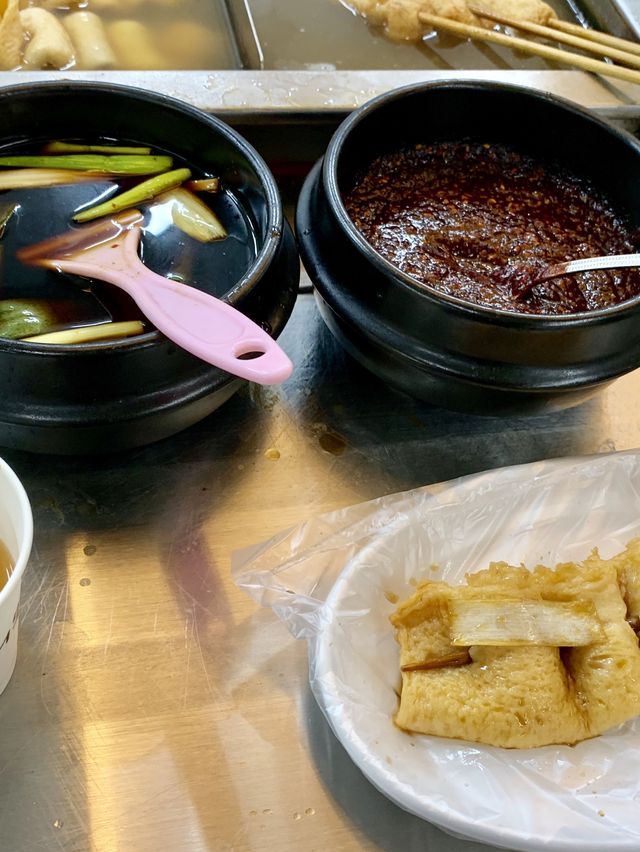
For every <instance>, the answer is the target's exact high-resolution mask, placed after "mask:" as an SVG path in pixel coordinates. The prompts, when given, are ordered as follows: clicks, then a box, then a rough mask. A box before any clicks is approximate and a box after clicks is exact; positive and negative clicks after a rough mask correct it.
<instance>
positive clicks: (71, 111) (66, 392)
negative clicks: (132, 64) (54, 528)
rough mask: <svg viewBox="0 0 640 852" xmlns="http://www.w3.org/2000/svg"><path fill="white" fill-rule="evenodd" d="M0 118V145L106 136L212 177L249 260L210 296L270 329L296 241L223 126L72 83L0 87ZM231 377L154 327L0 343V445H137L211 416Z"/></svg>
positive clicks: (254, 158) (250, 156) (243, 150)
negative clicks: (231, 203) (248, 229)
mask: <svg viewBox="0 0 640 852" xmlns="http://www.w3.org/2000/svg"><path fill="white" fill-rule="evenodd" d="M0 116H1V117H2V121H1V124H0V147H5V146H11V145H15V144H17V143H21V142H24V141H25V140H30V141H31V142H37V141H38V140H42V141H45V140H49V139H58V138H62V139H64V138H86V139H92V138H100V137H110V138H115V139H126V140H128V141H129V142H133V143H135V142H138V143H141V144H145V145H150V146H152V147H154V148H159V149H163V150H167V151H169V152H171V153H173V154H174V155H176V156H178V157H180V158H181V159H183V160H185V161H187V162H188V163H190V164H191V165H192V166H194V167H195V168H196V169H199V170H202V171H203V172H213V173H215V174H220V177H221V179H222V181H223V183H224V185H225V186H226V187H228V188H229V189H230V190H231V191H232V192H233V193H234V195H235V197H236V198H237V199H239V200H240V201H241V203H242V204H243V205H244V208H245V212H246V213H247V215H248V216H249V218H250V219H251V221H252V223H253V226H254V230H255V234H256V239H257V243H258V245H257V255H256V258H255V261H254V262H253V263H252V264H251V266H250V268H247V269H244V268H243V269H239V270H238V274H237V277H235V278H234V280H229V281H226V282H224V286H222V288H220V287H219V288H218V291H217V293H216V295H218V296H219V297H220V298H223V299H225V300H226V301H227V302H229V303H230V304H232V305H233V306H234V307H236V308H238V309H239V310H241V311H242V312H243V313H245V314H247V315H248V316H250V317H251V319H253V320H254V321H255V322H258V323H260V324H262V325H263V327H265V328H266V329H267V330H268V331H269V332H270V333H271V334H272V335H273V336H274V337H277V336H278V335H279V333H280V332H281V331H282V329H283V327H284V325H285V323H286V321H287V319H288V318H289V315H290V313H291V311H292V309H293V305H294V302H295V298H296V294H297V286H298V279H299V261H298V257H297V252H296V247H295V242H294V240H293V236H292V234H291V231H290V229H289V228H288V226H287V224H286V222H285V220H284V217H283V212H282V205H281V202H280V198H279V195H278V190H277V188H276V185H275V182H274V180H273V177H272V176H271V174H270V172H269V170H268V168H267V166H266V164H265V163H264V161H263V160H262V159H261V157H260V156H259V155H258V154H257V153H256V151H255V150H254V149H253V148H252V147H251V146H250V145H249V144H248V143H247V142H246V141H245V140H244V139H243V138H242V137H241V136H239V135H238V134H237V133H236V132H235V131H234V130H232V129H231V128H229V127H228V126H227V125H226V124H224V123H223V122H221V121H219V120H218V119H216V118H213V117H211V116H208V115H205V114H204V113H201V112H199V111H198V110H196V109H193V108H192V107H190V106H188V105H186V104H184V103H181V102H180V101H176V100H173V99H171V98H167V97H163V96H160V95H156V94H151V93H149V92H146V91H143V90H139V89H134V88H129V87H123V86H114V85H102V84H97V83H82V82H60V83H58V82H53V83H41V84H28V85H21V86H15V87H10V88H7V89H3V90H0ZM212 274H215V272H213V273H212ZM240 385H241V382H240V381H239V380H237V379H234V378H233V377H232V376H230V375H229V374H228V373H225V372H223V371H221V370H219V369H217V368H215V367H211V366H209V365H208V364H205V363H203V362H202V361H199V360H198V359H196V358H195V357H193V356H191V355H189V354H187V353H186V352H184V351H183V350H181V349H179V348H177V347H176V346H175V345H174V344H172V343H171V342H170V341H168V340H167V339H166V338H165V337H163V336H162V335H161V334H159V333H158V332H155V331H154V332H151V333H148V334H144V335H141V336H139V337H136V338H129V339H126V340H121V341H111V342H103V343H93V344H82V345H75V346H60V345H56V346H51V345H47V346H45V345H43V344H35V343H25V342H21V341H9V340H0V400H1V404H0V445H2V446H6V447H12V448H17V449H24V450H32V451H37V452H53V453H86V452H98V451H109V450H115V449H123V448H127V447H134V446H140V445H143V444H147V443H151V442H152V441H156V440H158V439H160V438H164V437H166V436H168V435H171V434H173V433H175V432H177V431H179V430H181V429H184V428H185V427H187V426H190V425H191V424H192V423H195V422H196V421H198V420H200V419H201V418H203V417H205V416H206V415H208V414H210V413H211V412H213V411H214V410H215V409H216V408H218V406H220V405H221V404H222V403H223V402H225V401H226V400H227V399H229V397H230V396H232V394H233V393H234V392H235V391H236V390H237V389H238V387H240Z"/></svg>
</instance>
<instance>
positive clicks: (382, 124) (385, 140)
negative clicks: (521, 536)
mask: <svg viewBox="0 0 640 852" xmlns="http://www.w3.org/2000/svg"><path fill="white" fill-rule="evenodd" d="M463 138H469V139H475V140H481V141H483V142H496V143H507V144H510V145H512V146H515V147H516V148H517V149H519V150H520V151H522V152H524V153H529V154H531V155H533V156H535V157H536V158H538V159H541V160H543V161H549V162H551V161H552V162H554V163H560V164H561V165H564V166H566V167H567V168H568V169H570V170H571V171H572V172H573V173H574V174H576V175H582V176H585V177H587V178H589V179H590V180H591V181H592V182H593V183H594V184H595V185H596V186H598V187H600V188H601V189H603V190H604V191H605V192H606V194H607V195H608V196H609V198H610V199H611V201H612V202H613V204H614V206H615V207H616V208H617V209H618V210H619V211H620V213H622V214H624V215H626V216H628V218H629V220H630V222H631V223H632V224H633V226H635V227H640V143H638V141H637V140H636V139H634V138H633V137H632V136H630V135H629V134H627V133H624V132H622V131H619V130H617V129H616V128H614V127H613V126H611V125H609V124H608V123H606V122H605V121H602V120H601V119H599V118H597V117H596V116H594V115H593V114H591V113H590V112H588V111H587V110H585V109H582V108H580V107H577V106H575V105H573V104H571V103H569V102H567V101H564V100H560V99H558V98H555V97H552V96H550V95H546V94H543V93H537V92H534V91H531V90H528V89H523V88H519V87H515V86H508V85H501V84H497V83H491V82H465V81H460V82H435V83H424V84H421V85H418V86H412V87H409V88H404V89H400V90H396V91H392V92H390V93H387V94H384V95H382V96H380V97H378V98H375V99H374V100H372V101H370V102H368V103H367V104H365V105H364V106H363V107H361V108H360V109H358V110H356V111H355V112H354V113H352V114H351V115H350V116H349V117H348V118H347V119H346V120H345V121H344V122H343V123H342V124H341V125H340V127H339V128H338V130H337V131H336V133H335V135H334V136H333V138H332V140H331V142H330V144H329V147H328V149H327V152H326V155H325V157H324V159H323V161H322V162H320V163H318V164H317V165H316V166H315V168H314V169H313V171H312V172H311V173H310V175H309V177H308V179H307V181H306V183H305V185H304V187H303V191H302V193H301V195H300V199H299V204H298V210H297V221H296V224H297V235H298V243H299V247H300V252H301V255H302V259H303V262H304V264H305V267H306V269H307V271H308V273H309V275H310V277H311V279H312V281H313V282H314V284H315V287H316V295H317V298H318V303H319V306H320V310H321V312H322V315H323V317H324V319H325V321H326V323H327V325H328V326H329V328H330V329H331V331H332V332H333V333H334V334H335V336H336V337H337V338H338V340H340V341H341V342H342V344H343V345H344V347H345V348H346V349H347V350H348V351H349V352H350V353H351V354H352V355H354V356H355V358H357V359H358V360H359V361H360V362H361V363H362V364H364V365H365V366H366V367H368V368H369V369H370V370H371V371H372V372H374V373H376V374H377V375H379V376H380V377H381V378H382V379H384V380H385V381H386V382H388V383H389V384H390V385H393V386H394V387H396V388H398V389H400V390H402V391H405V392H406V393H408V394H411V395H412V396H415V397H417V398H420V399H424V400H426V401H429V402H433V403H435V404H437V405H440V406H443V407H446V408H451V409H454V410H465V411H471V412H476V413H480V414H496V415H497V414H505V413H518V412H523V413H526V412H533V411H538V410H546V409H548V408H551V407H565V406H569V405H573V404H576V403H578V402H581V401H582V400H583V399H585V398H587V397H588V396H590V395H591V394H592V393H594V391H595V390H596V389H598V388H600V387H603V386H604V385H606V383H607V382H610V381H611V380H613V379H614V378H616V377H617V376H620V375H622V374H623V373H626V372H629V371H630V370H633V369H634V368H636V367H637V366H639V365H640V298H634V299H632V300H630V301H628V302H625V303H623V304H620V305H617V306H615V307H611V308H606V309H602V310H597V311H592V312H589V313H583V314H573V315H565V316H540V315H530V314H517V313H512V312H507V311H496V310H494V309H491V308H486V307H482V306H478V305H473V304H470V303H468V302H465V301H462V300H460V299H457V298H454V297H450V296H446V295H443V294H442V293H439V292H438V291H436V290H434V289H433V288H430V287H428V286H424V285H423V284H420V283H418V282H417V281H415V280H414V279H412V278H411V277H410V276H408V275H406V274H404V273H402V272H400V271H399V270H398V269H397V268H396V267H394V266H393V265H392V264H391V263H389V262H388V261H387V260H385V259H384V258H383V257H382V256H381V255H379V254H378V253H377V252H376V251H375V250H374V249H373V248H372V247H371V246H370V245H369V244H368V243H367V241H366V240H365V239H364V237H363V236H362V235H361V234H360V232H359V231H358V230H357V229H356V228H355V226H354V225H353V223H352V221H351V220H350V218H349V216H348V214H347V212H346V210H345V207H344V204H343V201H342V195H343V192H344V191H346V190H348V189H349V188H350V187H351V185H352V182H353V179H354V175H355V173H356V172H357V171H358V170H360V169H362V167H363V166H364V165H366V163H367V162H368V161H370V160H371V159H373V158H374V157H375V156H376V155H378V154H380V153H382V152H384V151H385V150H395V149H397V148H399V147H400V146H402V145H404V144H411V143H415V142H423V143H426V144H428V143H429V142H432V141H440V140H460V139H463Z"/></svg>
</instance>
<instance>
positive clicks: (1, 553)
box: [0, 540, 13, 589]
mask: <svg viewBox="0 0 640 852" xmlns="http://www.w3.org/2000/svg"><path fill="white" fill-rule="evenodd" d="M12 570H13V562H12V560H11V556H10V555H9V551H8V550H7V546H6V545H5V543H4V542H3V541H2V540H0V589H2V588H3V587H4V586H5V585H6V582H7V580H8V579H9V577H10V576H11V571H12Z"/></svg>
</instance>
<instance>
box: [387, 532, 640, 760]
mask: <svg viewBox="0 0 640 852" xmlns="http://www.w3.org/2000/svg"><path fill="white" fill-rule="evenodd" d="M466 580H467V582H466V584H465V585H461V586H455V587H452V586H449V585H448V584H446V583H442V582H429V581H427V582H425V583H423V584H421V585H420V586H419V587H418V589H417V591H416V593H415V595H413V596H412V597H411V598H410V599H409V600H407V601H405V602H403V603H401V604H400V605H399V606H398V608H397V609H396V611H395V613H394V614H393V615H392V617H391V621H392V623H393V625H394V627H395V628H396V638H397V641H398V643H399V645H400V667H401V670H402V693H401V699H400V706H399V709H398V712H397V715H396V718H395V721H396V724H397V725H398V726H399V727H400V728H403V729H405V730H408V731H414V732H418V733H424V734H433V735H437V736H446V737H454V738H458V739H463V740H469V741H471V742H479V743H486V744H488V745H494V746H502V747H504V748H532V747H535V746H542V745H549V744H571V743H576V742H579V741H580V740H583V739H586V738H588V737H593V736H596V735H598V734H601V733H603V732H604V731H606V730H608V729H609V728H612V727H614V726H615V725H618V724H620V723H622V722H625V721H627V720H628V719H631V718H633V717H634V716H636V715H638V714H639V713H640V649H639V647H638V638H637V636H636V633H635V632H634V630H633V629H632V627H631V626H630V625H629V623H628V621H627V619H630V620H631V621H633V620H634V619H636V620H638V621H640V618H638V616H639V615H640V613H639V612H638V606H639V605H640V540H635V541H633V542H631V543H630V544H629V545H628V547H627V549H626V550H625V552H624V553H622V554H619V555H618V556H616V557H614V558H613V559H610V560H602V559H601V558H600V556H599V555H598V553H597V551H594V553H593V554H591V556H589V557H588V558H587V559H586V560H585V561H584V562H583V563H581V564H574V563H564V564H561V565H558V566H557V567H556V568H555V569H553V570H552V569H549V568H546V567H544V566H538V567H536V568H535V569H534V570H533V571H528V570H527V569H526V568H524V567H522V566H520V567H516V566H510V565H507V564H506V563H494V564H492V565H491V566H490V567H489V568H488V569H486V570H485V571H480V572H478V573H475V574H470V575H467V578H466ZM469 602H486V603H487V605H489V606H490V605H492V604H493V605H494V606H495V608H496V611H500V612H503V611H505V607H506V611H508V610H509V607H510V606H511V607H514V610H513V611H514V612H519V611H520V610H522V609H525V610H526V614H527V615H528V616H530V615H531V613H533V614H534V615H535V612H536V609H538V610H539V611H540V612H542V613H543V614H544V615H545V617H546V615H548V613H547V612H546V610H547V609H551V610H553V607H554V605H557V608H558V610H559V612H560V613H562V612H564V611H565V609H566V607H567V605H569V606H571V605H572V604H573V602H575V604H576V607H575V608H576V611H577V612H578V613H580V612H583V611H584V612H585V613H588V612H591V613H592V615H591V616H587V617H590V618H591V622H592V626H593V623H594V622H595V625H596V627H597V629H596V630H594V631H592V632H591V633H590V636H591V639H593V641H591V639H590V640H585V639H584V638H581V639H579V640H576V641H579V642H583V643H584V642H587V641H588V644H582V645H579V646H577V647H572V646H571V640H570V638H568V639H565V638H563V639H562V640H561V641H562V642H567V644H566V645H559V644H558V645H549V644H540V643H539V641H537V640H536V637H535V633H536V627H535V619H534V621H533V628H532V629H533V633H532V634H531V636H529V637H528V638H524V639H523V638H521V637H518V638H516V635H517V630H516V631H515V632H514V631H513V630H512V629H511V628H512V627H513V625H511V626H510V625H508V624H506V625H504V626H503V627H501V626H500V625H497V630H498V633H500V632H501V630H502V633H503V637H504V636H506V637H510V638H508V639H507V640H505V639H504V638H502V639H500V641H499V642H498V641H496V644H489V642H490V641H493V640H486V639H483V640H482V641H483V644H482V645H470V646H466V647H462V646H460V645H459V644H456V643H455V642H454V638H453V637H454V634H455V630H454V629H453V627H454V623H453V620H454V615H452V613H455V612H456V611H458V610H460V609H464V608H465V605H466V606H467V608H468V604H469ZM523 602H526V606H524V607H523ZM549 603H550V604H551V607H549V606H548V604H549ZM548 626H549V625H548V624H545V628H547V627H548ZM562 630H563V626H562V624H560V632H561V633H562ZM567 630H568V631H569V632H570V630H571V628H570V627H569V628H566V627H565V633H566V632H567ZM541 635H547V632H545V631H543V633H542V634H541ZM532 637H533V638H532ZM505 641H506V642H507V644H505ZM509 642H513V644H508V643H509Z"/></svg>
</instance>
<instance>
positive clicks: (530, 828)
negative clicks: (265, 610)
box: [234, 451, 640, 852]
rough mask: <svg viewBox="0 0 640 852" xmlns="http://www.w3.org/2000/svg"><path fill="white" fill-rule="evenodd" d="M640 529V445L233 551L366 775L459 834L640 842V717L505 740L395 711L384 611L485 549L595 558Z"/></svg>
mask: <svg viewBox="0 0 640 852" xmlns="http://www.w3.org/2000/svg"><path fill="white" fill-rule="evenodd" d="M638 535H640V454H638V453H637V452H635V451H633V452H627V453H613V454H609V455H604V456H592V457H586V458H574V459H558V460H551V461H544V462H539V463H536V464H531V465H523V466H519V467H512V468H503V469H500V470H495V471H489V472H487V473H483V474H480V475H475V476H470V477H465V478H463V479H458V480H455V481H453V482H450V483H445V484H442V485H437V486H430V487H426V488H420V489H417V490H414V491H409V492H405V493H401V494H394V495H390V496H387V497H383V498H380V499H378V500H374V501H371V502H368V503H363V504H360V505H357V506H353V507H350V508H347V509H342V510H340V511H337V512H333V513H331V514H328V515H323V516H321V517H318V518H314V519H311V520H309V521H308V522H307V523H305V524H303V525H301V526H299V527H296V528H293V529H290V530H288V531H285V532H283V533H281V534H279V535H278V536H276V537H274V538H273V539H271V540H270V541H268V542H265V543H263V544H261V545H257V546H256V547H254V548H252V549H251V550H249V551H244V552H243V553H242V554H238V555H237V557H236V560H235V566H234V574H235V581H236V583H237V584H238V585H239V586H240V587H242V588H244V589H246V590H247V591H248V592H249V593H250V594H251V595H252V596H253V597H254V598H256V600H258V601H259V602H260V603H261V604H262V605H264V606H269V607H271V608H272V609H273V610H274V612H275V613H276V615H277V616H278V617H279V618H280V619H282V620H283V621H284V622H285V624H286V625H287V626H288V628H289V630H290V631H291V633H292V634H293V635H294V636H296V637H299V638H304V639H306V640H307V642H308V647H309V676H310V683H311V688H312V690H313V693H314V695H315V697H316V699H317V701H318V703H319V705H320V707H321V709H322V711H323V713H324V714H325V716H326V718H327V719H328V721H329V723H330V725H331V727H332V728H333V730H334V732H335V733H336V735H337V736H338V738H339V739H340V741H341V742H342V744H343V745H344V746H345V748H346V749H347V751H348V752H349V754H350V755H351V757H352V758H353V760H354V761H355V762H356V763H357V765H358V766H359V767H360V769H361V770H362V771H363V773H364V774H365V775H366V777H367V778H368V779H369V780H370V781H371V782H372V783H373V784H374V785H375V786H376V787H377V788H378V789H379V790H381V791H382V792H383V793H385V795H387V796H388V797H389V798H391V799H392V800H393V801H395V802H396V803H397V804H399V805H400V806H401V807H403V808H405V809H406V810H408V811H410V812H412V813H415V814H417V815H418V816H421V817H423V818H424V819H426V820H429V821H430V822H432V823H435V824H436V825H438V826H440V827H441V828H443V829H445V830H447V831H450V832H451V833H453V834H456V835H460V836H464V837H468V838H473V839H476V840H480V841H483V842H485V843H491V844H494V845H496V846H504V847H507V848H511V849H518V850H543V849H544V850H569V849H571V850H580V852H602V850H605V849H606V850H607V852H608V850H623V849H624V850H633V852H637V850H638V849H640V721H639V720H634V721H631V722H629V723H627V724H626V725H623V726H621V727H620V728H618V729H616V730H613V731H610V732H608V733H607V734H605V735H604V736H601V737H596V738H594V739H592V740H587V741H585V742H582V743H579V744H578V745H577V746H574V747H568V746H547V747H544V748H537V749H528V750H507V749H499V748H493V747H489V746H482V745H476V744H473V743H465V742H462V741H459V740H451V739H444V738H438V737H428V736H409V735H407V734H405V733H403V732H401V731H399V730H398V729H397V728H396V727H395V726H394V725H393V722H392V715H393V713H394V711H395V709H396V706H397V690H398V687H399V682H400V681H399V674H398V649H397V646H396V643H395V639H394V637H393V631H392V628H391V625H390V623H389V619H388V616H389V614H390V613H391V612H392V611H393V609H394V601H395V600H396V599H397V598H400V599H403V598H405V597H408V596H409V595H411V594H412V593H413V590H414V587H413V586H412V581H414V580H415V579H420V578H424V577H429V578H431V579H439V578H443V579H445V580H447V581H448V582H450V583H456V582H461V581H462V580H463V579H464V575H465V573H467V572H471V571H477V570H480V569H482V568H485V567H486V566H487V565H488V563H489V562H491V561H492V560H506V561H509V562H511V563H512V564H518V563H520V562H522V563H524V564H525V565H527V566H533V565H535V564H537V563H540V562H543V563H545V564H548V565H553V564H555V563H557V562H559V561H563V560H570V561H579V560H581V559H583V558H584V557H586V556H587V555H588V554H589V553H590V551H591V550H592V549H593V548H594V547H596V546H597V547H598V549H599V550H600V553H601V555H602V556H603V557H605V558H607V557H610V556H613V555H614V554H615V553H618V552H619V551H621V550H623V549H624V547H625V545H626V544H627V542H628V541H629V540H630V539H632V538H634V537H635V536H638Z"/></svg>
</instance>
